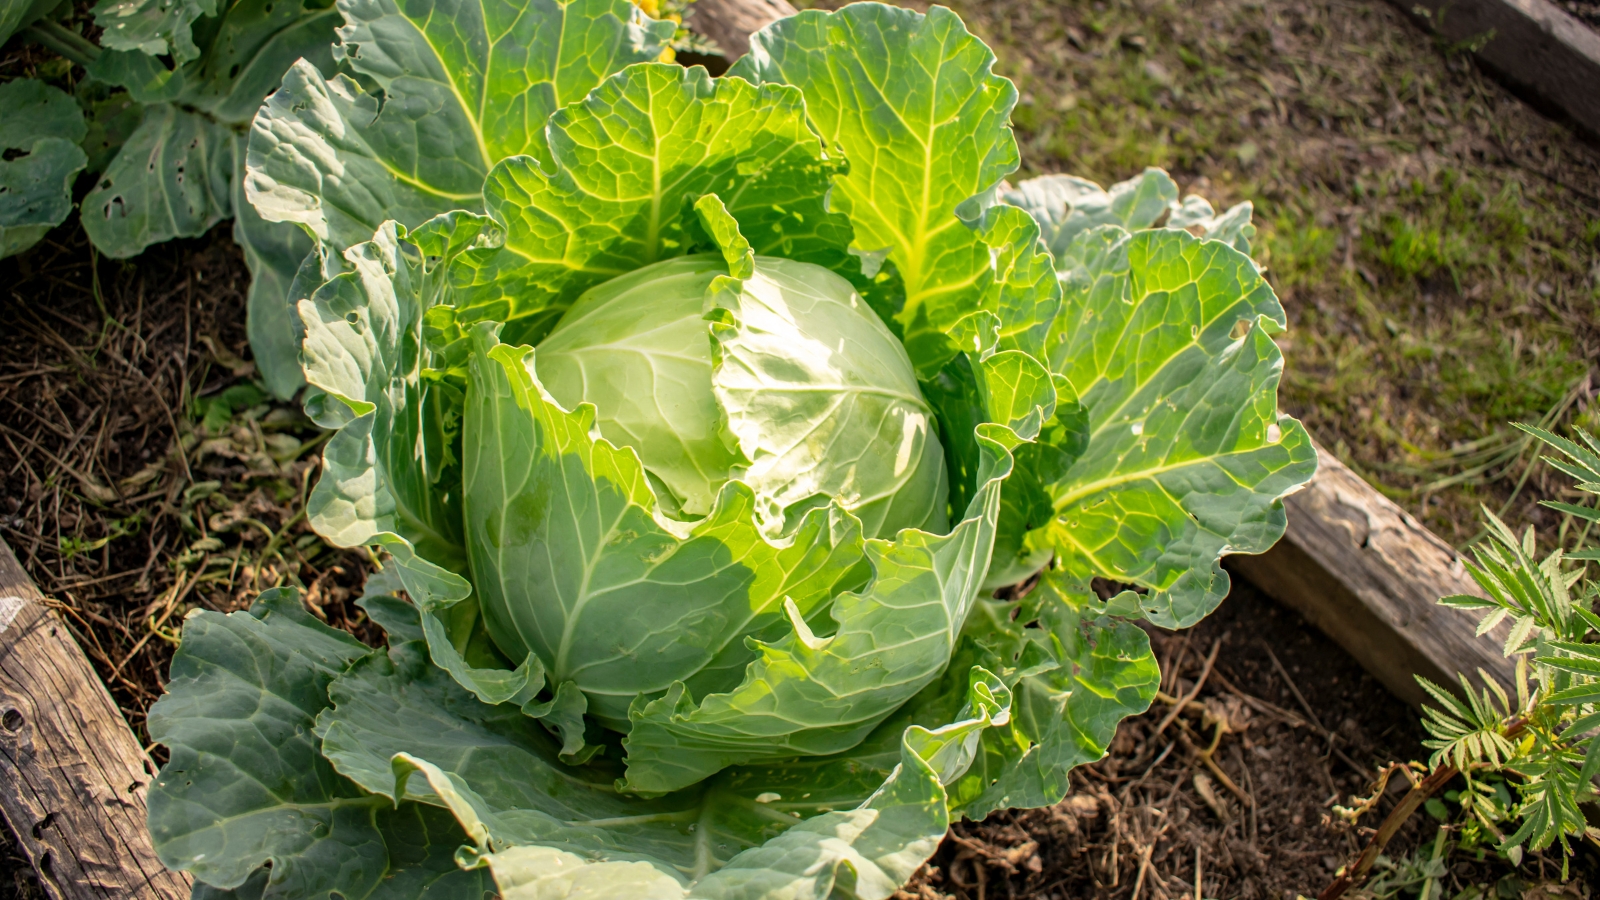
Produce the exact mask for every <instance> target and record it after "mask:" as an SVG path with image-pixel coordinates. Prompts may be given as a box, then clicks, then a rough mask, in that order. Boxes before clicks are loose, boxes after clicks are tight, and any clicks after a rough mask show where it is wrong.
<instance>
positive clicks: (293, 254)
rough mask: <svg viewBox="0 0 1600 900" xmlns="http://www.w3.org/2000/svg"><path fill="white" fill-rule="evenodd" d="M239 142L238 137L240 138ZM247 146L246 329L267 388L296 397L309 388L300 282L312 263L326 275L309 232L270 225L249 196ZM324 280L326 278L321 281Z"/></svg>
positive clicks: (243, 209) (237, 198) (241, 218)
mask: <svg viewBox="0 0 1600 900" xmlns="http://www.w3.org/2000/svg"><path fill="white" fill-rule="evenodd" d="M235 140H236V141H237V140H238V139H237V138H236V139H235ZM242 151H243V148H242V147H240V146H238V143H235V146H234V154H235V156H234V163H235V168H234V173H233V184H232V188H233V193H232V197H231V199H232V206H233V212H234V222H233V239H234V240H235V241H237V242H238V244H239V246H240V248H241V249H243V250H244V262H245V266H246V267H247V268H249V270H250V293H249V296H248V297H247V298H246V304H245V316H246V318H245V326H246V330H247V332H248V334H249V336H250V353H251V355H252V356H253V357H255V362H256V370H257V371H258V372H260V374H261V379H262V381H264V382H265V383H266V386H267V389H268V390H270V391H271V392H272V393H273V394H275V395H277V396H279V397H292V396H294V392H295V391H297V390H299V389H300V386H301V385H303V384H305V375H304V374H303V373H302V372H301V371H300V339H299V338H300V336H299V331H300V329H299V328H297V327H296V325H298V315H297V313H296V308H297V307H298V305H299V302H300V301H301V300H303V299H306V298H305V294H304V292H305V290H306V288H304V287H303V285H304V280H302V282H301V284H302V287H300V288H299V289H297V288H296V284H295V280H296V278H298V277H300V273H301V271H302V269H303V268H305V267H306V265H307V263H308V262H309V265H310V266H311V272H310V274H314V275H318V276H320V274H321V266H320V265H318V263H319V262H320V260H319V258H318V256H317V254H316V253H315V250H316V244H314V243H313V242H312V240H311V237H310V236H309V235H307V234H306V233H305V232H304V231H302V230H300V229H299V228H296V227H294V226H293V225H286V224H284V223H281V222H268V221H266V220H265V219H262V218H261V216H259V215H257V214H256V211H255V207H252V206H251V205H250V204H249V203H247V202H245V198H244V159H243V153H242ZM316 280H317V281H318V282H320V281H321V278H320V277H318V278H317V279H316Z"/></svg>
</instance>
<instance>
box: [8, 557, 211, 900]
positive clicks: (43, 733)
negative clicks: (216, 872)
mask: <svg viewBox="0 0 1600 900" xmlns="http://www.w3.org/2000/svg"><path fill="white" fill-rule="evenodd" d="M154 772H155V766H154V764H152V763H151V761H150V757H149V756H147V755H146V754H145V752H144V750H143V749H142V748H141V747H140V746H139V742H138V741H137V740H136V739H135V738H134V736H133V732H132V731H130V730H129V729H128V723H127V722H126V721H125V720H124V719H123V718H122V713H121V711H120V710H118V709H117V706H116V704H115V703H113V702H112V700H111V695H110V694H108V693H106V689H105V685H103V684H102V683H101V682H100V679H99V677H98V676H97V675H96V674H95V671H94V669H93V668H91V667H90V666H89V661H88V660H87V659H85V658H84V655H83V651H82V650H81V649H79V647H78V645H77V643H75V642H74V641H73V639H72V635H71V633H70V632H68V630H67V628H66V626H65V625H64V624H63V623H62V621H61V619H60V617H59V616H57V615H56V613H55V612H54V611H53V610H51V609H50V608H49V607H47V606H45V605H44V603H43V597H41V596H40V594H39V590H38V588H36V587H34V584H33V582H32V581H31V580H30V579H29V578H28V575H27V573H25V572H24V571H23V570H22V567H21V566H20V565H18V563H17V558H16V556H14V555H13V554H12V552H11V548H10V547H8V546H6V544H5V542H4V541H0V811H3V812H4V814H5V817H6V821H8V822H9V823H11V828H12V830H13V831H14V832H16V835H17V837H18V838H19V839H20V840H21V842H22V849H23V852H25V853H26V854H27V855H28V860H29V861H30V862H32V863H33V867H34V869H35V870H37V871H38V873H39V880H40V882H42V883H43V885H44V887H45V890H46V892H48V893H49V894H50V896H51V897H54V898H58V900H89V898H97V900H98V898H112V897H115V898H122V900H126V898H139V900H155V898H160V900H179V898H186V897H188V896H189V888H190V880H189V878H188V877H187V876H185V875H180V874H177V873H175V872H170V871H168V870H167V869H166V867H165V866H163V865H161V863H160V862H159V861H158V860H157V859H156V853H155V848H154V847H153V846H152V845H151V842H150V834H149V832H148V831H146V830H145V821H144V819H145V799H144V797H145V789H146V787H147V786H148V785H149V783H150V779H151V777H152V775H153V773H154Z"/></svg>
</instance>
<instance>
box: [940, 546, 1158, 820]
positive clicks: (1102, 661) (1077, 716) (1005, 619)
mask: <svg viewBox="0 0 1600 900" xmlns="http://www.w3.org/2000/svg"><path fill="white" fill-rule="evenodd" d="M1035 590H1036V592H1037V593H1038V594H1039V596H1038V597H1036V598H1031V599H1032V601H1033V602H1032V603H1031V604H1029V611H1028V613H1026V614H1020V613H1019V614H1018V615H1017V616H1016V617H1015V619H1016V620H1015V621H1014V620H1013V618H1012V616H1011V613H1012V610H1013V609H1014V608H1015V606H1016V604H1012V603H995V602H990V601H985V602H984V603H982V604H981V605H980V607H979V609H978V610H977V611H975V612H974V613H973V616H972V620H971V621H969V623H968V626H967V631H966V634H965V635H964V636H963V649H964V651H965V652H966V653H968V654H972V655H971V656H963V655H962V654H958V655H957V657H956V659H955V660H953V661H952V663H951V669H952V670H953V671H954V670H958V668H959V667H961V666H964V665H968V664H970V662H969V660H976V661H977V662H978V664H980V665H982V664H986V665H989V666H993V667H995V671H996V672H998V673H1000V675H1001V678H1002V679H1003V680H1005V681H1006V682H1007V683H1008V684H1009V685H1010V687H1011V690H1012V694H1013V696H1014V697H1015V700H1014V701H1013V703H1012V707H1011V709H1012V715H1011V721H1010V722H1009V723H1008V724H1007V725H1006V726H1005V727H1000V728H993V729H990V730H989V731H986V732H985V733H984V735H983V746H982V750H981V752H980V754H979V755H978V758H977V761H976V762H975V763H974V764H973V766H972V768H971V769H970V770H969V771H968V772H967V773H966V775H965V776H964V777H963V778H961V779H960V780H959V781H957V782H955V783H954V784H951V785H950V787H949V790H950V795H951V808H952V811H958V812H960V814H961V815H963V816H966V817H967V818H969V819H972V820H974V821H978V820H981V819H982V818H983V817H984V816H986V815H988V814H989V813H990V812H991V811H993V810H997V809H1007V808H1011V807H1020V808H1033V807H1041V806H1050V805H1052V804H1054V803H1056V802H1058V801H1060V800H1061V798H1062V797H1064V796H1066V794H1067V792H1068V791H1069V790H1070V789H1071V785H1070V782H1069V781H1068V778H1067V775H1068V773H1069V772H1071V771H1072V769H1073V768H1075V767H1076V766H1079V765H1081V764H1083V763H1088V762H1094V761H1095V760H1098V759H1100V758H1101V757H1102V756H1104V755H1105V754H1106V750H1107V748H1108V747H1110V745H1111V738H1112V737H1113V735H1115V733H1116V730H1117V725H1118V723H1120V722H1121V721H1122V720H1123V719H1124V718H1126V717H1128V716H1130V715H1137V714H1138V713H1141V712H1144V711H1145V710H1146V709H1147V708H1149V706H1150V701H1151V700H1153V699H1154V698H1155V693H1156V689H1157V687H1158V686H1159V684H1160V681H1161V673H1160V670H1159V669H1158V667H1157V665H1156V660H1155V656H1154V654H1153V653H1152V652H1151V650H1150V641H1149V638H1148V637H1147V636H1146V635H1145V633H1144V631H1142V630H1141V629H1139V628H1138V627H1137V626H1135V625H1133V624H1131V623H1129V622H1125V621H1121V620H1118V619H1115V618H1111V617H1109V616H1107V615H1105V611H1104V606H1103V604H1101V603H1099V601H1097V600H1096V599H1095V598H1094V597H1093V595H1088V594H1083V593H1078V592H1075V591H1072V590H1071V589H1070V587H1069V586H1067V585H1066V584H1064V583H1063V582H1062V580H1061V579H1059V578H1058V577H1057V576H1055V575H1050V576H1047V577H1046V578H1045V579H1044V581H1043V582H1042V583H1041V584H1040V586H1039V587H1038V588H1036V589H1035ZM1035 606H1036V607H1037V611H1036V612H1035V611H1034V609H1035ZM1030 618H1032V619H1034V621H1036V623H1037V624H1033V622H1030V621H1029V619H1030ZM1003 648H1010V650H1009V652H1006V651H1005V649H1003Z"/></svg>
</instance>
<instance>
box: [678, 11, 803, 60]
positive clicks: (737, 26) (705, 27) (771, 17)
mask: <svg viewBox="0 0 1600 900" xmlns="http://www.w3.org/2000/svg"><path fill="white" fill-rule="evenodd" d="M795 12H797V10H796V9H795V8H794V7H793V6H791V5H790V4H789V0H695V2H694V3H693V4H692V5H690V7H689V12H688V14H687V17H686V19H685V21H684V25H685V26H686V27H688V28H690V29H692V30H693V31H695V32H696V33H698V34H701V35H704V36H705V37H708V38H710V39H712V40H713V41H716V42H717V46H718V47H721V48H722V52H723V53H724V54H726V55H727V57H728V62H733V61H734V60H736V59H738V58H739V57H741V56H743V55H745V54H746V53H748V52H750V35H751V34H752V33H753V32H757V31H760V30H761V29H762V28H765V27H766V25H767V23H769V22H773V21H776V20H778V19H781V18H783V17H784V16H792V15H794V14H795Z"/></svg>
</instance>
